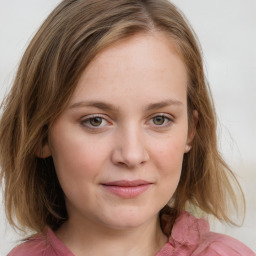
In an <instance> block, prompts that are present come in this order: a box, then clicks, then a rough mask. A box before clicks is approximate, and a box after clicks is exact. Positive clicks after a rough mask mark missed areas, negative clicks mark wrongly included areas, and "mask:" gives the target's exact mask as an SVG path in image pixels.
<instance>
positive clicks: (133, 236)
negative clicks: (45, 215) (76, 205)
mask: <svg viewBox="0 0 256 256" xmlns="http://www.w3.org/2000/svg"><path fill="white" fill-rule="evenodd" d="M56 235H57V236H58V237H59V238H60V240H62V241H63V242H64V244H65V245H66V246H67V247H68V248H69V249H70V250H71V251H72V252H73V254H74V255H76V256H82V255H83V256H84V255H101V254H102V253H103V252H104V255H105V256H110V255H111V256H115V255H123V256H137V255H138V256H139V255H140V256H141V255H148V256H153V255H155V254H156V253H157V252H158V251H159V250H160V249H161V248H162V246H163V245H164V244H165V243H166V242H167V237H166V236H165V235H164V234H163V233H162V231H161V228H160V223H159V219H158V217H156V218H155V219H153V220H151V221H150V222H149V223H144V224H143V225H141V226H139V227H133V228H122V229H114V228H110V227H104V226H103V227H102V226H99V225H96V224H95V223H93V222H92V221H89V222H86V223H85V222H84V221H83V224H81V222H79V221H77V219H76V221H74V220H72V219H70V220H68V221H67V222H66V223H64V224H63V225H62V226H61V227H60V229H59V230H57V232H56Z"/></svg>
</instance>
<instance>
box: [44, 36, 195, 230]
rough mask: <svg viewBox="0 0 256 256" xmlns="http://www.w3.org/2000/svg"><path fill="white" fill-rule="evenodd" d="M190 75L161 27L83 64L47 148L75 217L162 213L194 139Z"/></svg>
mask: <svg viewBox="0 0 256 256" xmlns="http://www.w3.org/2000/svg"><path fill="white" fill-rule="evenodd" d="M187 80H188V78H187V73H186V68H185V66H184V63H183V62H182V60H181V58H180V57H179V55H178V54H177V53H176V51H175V48H174V45H173V43H172V41H171V40H170V39H169V38H168V37H167V36H166V35H165V34H163V33H160V32H158V33H154V34H138V35H135V36H133V37H131V38H128V39H124V40H122V41H120V42H118V43H116V44H115V45H112V46H111V47H109V48H107V49H105V50H104V51H103V52H102V53H100V54H99V55H98V56H97V57H96V58H95V59H94V60H93V61H92V62H91V63H90V65H89V66H88V67H87V68H86V69H85V70H84V72H83V74H82V76H81V78H80V80H79V82H78V84H77V87H76V90H75V92H74V94H73V95H72V98H71V101H70V104H69V106H68V107H67V108H66V109H65V110H64V112H63V113H62V114H61V115H60V116H59V118H58V119H57V120H56V121H55V123H54V124H53V126H52V127H51V129H50V132H49V138H48V145H47V146H46V147H47V150H48V151H49V153H50V154H51V155H52V157H53V159H54V164H55V168H56V172H57V176H58V178H59V181H60V184H61V186H62V189H63V191H64V193H65V197H66V206H67V210H68V214H69V217H70V219H80V220H84V221H85V222H86V221H88V222H90V223H96V224H98V225H103V226H108V227H112V228H118V229H120V228H127V227H137V226H140V225H142V224H145V223H148V222H150V221H154V220H155V219H156V218H157V216H158V212H159V211H160V209H161V208H162V207H164V205H165V204H166V203H167V202H168V201H169V200H170V198H171V197H172V195H173V193H174V192H175V189H176V187H177V185H178V182H179V178H180V174H181V167H182V160H183V155H184V153H185V152H187V151H188V150H189V147H190V146H189V145H190V142H191V140H192V138H191V137H192V135H190V134H191V132H189V131H188V116H187V95H186V85H187Z"/></svg>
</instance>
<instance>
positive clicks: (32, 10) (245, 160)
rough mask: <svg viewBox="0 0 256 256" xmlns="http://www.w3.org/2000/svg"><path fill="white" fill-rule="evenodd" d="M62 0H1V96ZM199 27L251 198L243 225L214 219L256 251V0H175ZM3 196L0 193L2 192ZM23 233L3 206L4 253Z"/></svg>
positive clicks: (225, 128)
mask: <svg viewBox="0 0 256 256" xmlns="http://www.w3.org/2000/svg"><path fill="white" fill-rule="evenodd" d="M59 2H60V1H59V0H22V1H20V0H8V1H6V0H5V1H4V0H0V100H1V99H2V98H3V96H4V95H5V94H6V92H7V91H8V90H9V88H10V86H11V83H12V80H13V77H14V74H15V71H16V68H17V65H18V61H19V59H20V57H21V55H22V53H23V52H24V50H25V47H26V46H27V44H28V42H29V40H30V39H31V38H32V35H33V33H34V32H35V31H36V30H37V28H38V27H39V25H40V24H41V23H42V21H43V20H44V19H45V17H46V16H47V15H48V14H49V12H50V11H51V10H52V9H53V8H54V6H56V4H57V3H59ZM173 2H174V3H175V4H176V5H177V6H178V7H179V8H180V9H181V10H182V11H183V12H184V13H185V14H186V16H187V18H188V20H189V21H190V23H191V24H192V26H193V28H194V30H195V31H196V33H197V35H198V37H199V39H200V42H201V45H202V49H203V52H204V61H205V66H206V69H207V77H208V80H209V82H210V85H211V88H212V92H213V96H214V99H215V104H216V109H217V113H218V116H219V121H220V125H219V143H220V147H221V151H222V152H223V154H224V157H225V159H226V160H227V161H228V162H229V163H230V165H231V167H232V168H233V169H234V171H235V172H236V173H237V174H238V176H239V180H240V182H241V184H242V186H243V188H244V192H245V197H246V200H247V214H246V219H245V222H244V224H243V226H242V227H241V228H234V227H230V226H224V225H220V224H219V223H213V229H214V230H217V231H218V232H222V233H226V234H228V235H231V236H233V237H236V238H238V239H239V240H241V241H242V242H244V243H245V244H247V245H248V246H250V247H251V248H252V249H253V250H254V251H256V200H255V198H256V149H255V147H256V0H214V1H211V0H193V1H192V0H174V1H173ZM0 199H1V193H0ZM18 239H20V237H19V236H18V235H17V234H15V233H14V232H13V231H12V229H11V228H10V227H9V226H8V224H7V222H6V220H5V217H4V212H3V205H2V204H1V209H0V256H5V255H6V254H7V252H8V251H9V250H10V249H11V248H12V247H13V246H14V245H15V243H16V241H17V240H18Z"/></svg>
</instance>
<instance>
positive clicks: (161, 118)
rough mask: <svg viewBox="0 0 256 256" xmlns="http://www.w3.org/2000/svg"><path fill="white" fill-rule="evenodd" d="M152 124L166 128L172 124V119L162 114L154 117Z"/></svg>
mask: <svg viewBox="0 0 256 256" xmlns="http://www.w3.org/2000/svg"><path fill="white" fill-rule="evenodd" d="M150 122H151V123H152V124H153V125H154V126H160V127H164V126H168V125H169V124H170V123H171V122H172V119H171V118H170V117H169V116H166V115H165V114H160V115H156V116H154V117H152V118H151V120H150Z"/></svg>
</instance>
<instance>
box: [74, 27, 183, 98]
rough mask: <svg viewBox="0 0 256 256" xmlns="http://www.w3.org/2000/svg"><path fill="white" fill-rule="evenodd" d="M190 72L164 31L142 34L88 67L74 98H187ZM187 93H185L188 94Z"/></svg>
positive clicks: (114, 47)
mask: <svg viewBox="0 0 256 256" xmlns="http://www.w3.org/2000/svg"><path fill="white" fill-rule="evenodd" d="M186 85H187V72H186V67H185V64H184V62H183V61H182V58H180V56H179V54H178V52H177V51H176V47H175V44H174V43H173V41H172V40H171V38H170V37H168V36H167V35H166V34H165V33H163V32H154V33H143V34H142V33H141V34H137V35H134V36H132V37H129V38H126V39H122V40H120V41H118V42H117V43H115V44H112V45H111V46H109V47H108V48H106V49H105V50H103V51H102V52H101V53H99V54H98V55H97V56H96V57H95V58H94V59H93V61H92V62H91V63H90V64H89V65H88V66H87V68H86V69H85V70H84V72H83V73H82V75H81V77H80V79H79V82H78V85H77V88H76V90H75V92H74V95H73V97H72V99H71V103H73V101H75V100H76V101H77V100H82V99H83V97H96V96H97V97H101V96H100V95H101V94H102V97H104V98H106V97H108V96H109V94H111V95H112V96H114V95H116V97H117V98H118V97H121V96H122V95H123V96H125V95H126V96H127V97H128V96H129V95H131V92H134V93H133V94H134V96H136V98H137V99H138V98H139V97H138V96H139V95H141V94H143V95H144V96H145V97H147V98H148V99H149V100H150V99H151V98H154V96H157V95H158V94H159V97H160V96H161V95H163V94H169V93H171V90H172V94H174V96H175V94H179V96H181V94H182V96H184V95H186ZM184 91H185V93H184Z"/></svg>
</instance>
